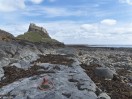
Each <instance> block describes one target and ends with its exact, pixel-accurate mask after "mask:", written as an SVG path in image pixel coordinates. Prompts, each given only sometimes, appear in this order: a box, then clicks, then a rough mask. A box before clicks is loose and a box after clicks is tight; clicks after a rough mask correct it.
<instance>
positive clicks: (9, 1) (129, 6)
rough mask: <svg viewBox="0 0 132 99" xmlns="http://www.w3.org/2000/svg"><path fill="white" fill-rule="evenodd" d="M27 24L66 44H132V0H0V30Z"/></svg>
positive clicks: (24, 27)
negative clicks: (43, 30) (44, 29)
mask: <svg viewBox="0 0 132 99" xmlns="http://www.w3.org/2000/svg"><path fill="white" fill-rule="evenodd" d="M30 23H36V24H37V25H40V26H43V27H44V28H46V29H47V30H48V32H49V34H50V36H52V37H53V38H55V39H57V40H59V41H62V42H65V43H67V44H71V43H72V44H73V43H74V44H123V45H124V44H127V45H129V44H132V0H0V29H4V30H6V31H8V32H10V33H12V34H13V35H15V36H17V35H19V34H23V33H24V32H26V31H27V29H28V26H29V24H30Z"/></svg>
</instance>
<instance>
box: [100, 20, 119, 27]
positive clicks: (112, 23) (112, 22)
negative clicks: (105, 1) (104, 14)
mask: <svg viewBox="0 0 132 99" xmlns="http://www.w3.org/2000/svg"><path fill="white" fill-rule="evenodd" d="M100 23H101V24H103V25H109V26H112V25H115V24H116V23H117V21H116V20H114V19H104V20H102V21H101V22H100Z"/></svg>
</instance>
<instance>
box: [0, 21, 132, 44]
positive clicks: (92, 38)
mask: <svg viewBox="0 0 132 99" xmlns="http://www.w3.org/2000/svg"><path fill="white" fill-rule="evenodd" d="M35 23H36V24H37V25H39V26H43V27H44V28H46V29H47V31H48V32H49V34H50V36H51V37H53V38H55V39H57V40H59V41H61V42H65V43H76V44H78V43H79V44H82V43H84V44H132V39H131V37H132V29H131V27H132V24H131V23H127V24H116V25H115V26H114V27H110V26H104V25H101V24H100V23H92V24H90V23H76V22H74V21H60V22H59V21H57V22H46V23H37V22H35ZM28 26H29V24H27V23H26V24H15V25H13V24H11V25H8V26H7V25H4V26H3V25H0V28H1V29H4V30H7V31H9V32H11V33H13V34H14V35H18V34H23V33H24V32H26V31H27V29H28ZM12 27H13V28H12Z"/></svg>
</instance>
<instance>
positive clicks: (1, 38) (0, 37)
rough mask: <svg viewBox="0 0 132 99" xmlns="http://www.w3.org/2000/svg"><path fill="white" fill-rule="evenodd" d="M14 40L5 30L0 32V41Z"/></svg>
mask: <svg viewBox="0 0 132 99" xmlns="http://www.w3.org/2000/svg"><path fill="white" fill-rule="evenodd" d="M12 39H14V36H13V35H11V34H10V33H8V32H6V31H4V30H0V41H11V40H12Z"/></svg>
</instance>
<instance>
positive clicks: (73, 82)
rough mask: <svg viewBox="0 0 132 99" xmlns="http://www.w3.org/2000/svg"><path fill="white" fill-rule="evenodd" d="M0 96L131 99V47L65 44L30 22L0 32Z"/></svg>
mask: <svg viewBox="0 0 132 99" xmlns="http://www.w3.org/2000/svg"><path fill="white" fill-rule="evenodd" d="M0 99H132V49H124V48H123V49H121V48H118V49H117V48H93V47H86V46H65V45H64V44H63V43H61V42H59V41H57V40H54V39H52V38H51V37H50V36H49V34H48V32H47V31H46V29H44V28H43V27H39V26H36V25H35V24H30V26H29V29H28V31H27V32H26V33H24V34H23V35H19V36H18V37H17V38H16V37H14V36H13V35H11V34H10V33H8V32H5V31H3V30H0Z"/></svg>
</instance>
